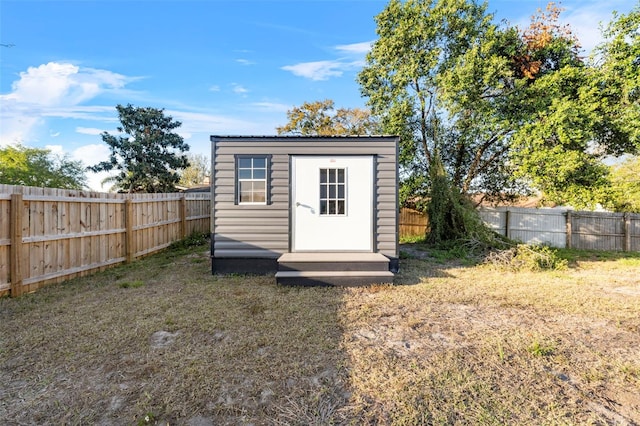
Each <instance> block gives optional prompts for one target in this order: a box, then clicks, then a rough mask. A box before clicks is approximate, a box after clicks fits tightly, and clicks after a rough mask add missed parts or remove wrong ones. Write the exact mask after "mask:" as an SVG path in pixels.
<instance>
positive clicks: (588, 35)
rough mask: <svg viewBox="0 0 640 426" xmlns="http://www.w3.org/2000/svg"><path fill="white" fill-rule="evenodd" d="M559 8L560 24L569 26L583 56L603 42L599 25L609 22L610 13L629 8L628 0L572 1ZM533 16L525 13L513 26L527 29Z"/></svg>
mask: <svg viewBox="0 0 640 426" xmlns="http://www.w3.org/2000/svg"><path fill="white" fill-rule="evenodd" d="M559 6H560V7H561V8H563V9H564V10H563V11H562V13H561V14H560V23H561V24H569V26H570V28H571V30H572V32H573V33H574V34H575V35H576V36H577V37H578V40H579V42H580V45H581V46H582V51H583V52H584V53H585V54H589V53H591V52H592V50H593V49H594V47H596V46H597V45H598V44H600V43H601V42H602V41H603V40H602V35H601V33H600V25H601V24H606V23H608V22H609V21H611V18H612V12H613V11H614V10H618V11H619V12H620V13H627V12H628V11H629V10H630V8H631V5H630V2H629V0H608V1H601V0H580V1H577V0H574V1H569V2H563V3H560V4H559ZM542 9H544V7H542ZM533 14H535V10H530V11H527V14H526V15H523V16H521V17H520V18H518V19H517V20H516V21H515V22H514V23H513V25H517V26H518V27H519V28H521V29H523V28H526V27H528V26H529V24H530V23H531V15H533Z"/></svg>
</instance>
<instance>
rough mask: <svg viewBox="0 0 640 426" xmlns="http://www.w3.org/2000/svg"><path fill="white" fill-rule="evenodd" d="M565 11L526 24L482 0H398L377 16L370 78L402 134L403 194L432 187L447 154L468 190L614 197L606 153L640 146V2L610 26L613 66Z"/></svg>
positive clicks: (584, 200) (366, 78)
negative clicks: (583, 50)
mask: <svg viewBox="0 0 640 426" xmlns="http://www.w3.org/2000/svg"><path fill="white" fill-rule="evenodd" d="M560 11H561V9H560V8H558V7H557V6H556V5H555V4H553V3H550V4H549V6H548V7H547V8H546V10H544V11H542V10H540V11H538V14H537V15H534V16H533V18H532V21H531V24H530V25H529V26H528V27H527V28H525V29H523V30H518V29H517V28H512V27H508V26H497V25H495V24H493V23H492V21H493V19H492V16H491V15H489V14H487V13H486V4H478V3H476V2H475V1H473V0H407V1H400V0H391V2H390V3H389V5H388V6H387V7H386V8H385V10H384V11H383V12H382V13H381V14H380V15H378V16H377V17H376V22H377V32H378V35H379V38H378V40H377V41H376V42H375V43H374V45H373V47H372V50H371V52H370V53H369V55H368V56H367V65H366V66H365V67H364V68H363V70H362V72H361V73H360V74H359V82H360V85H361V92H362V94H363V95H364V96H365V97H366V98H368V105H369V106H370V107H371V109H372V111H373V113H374V114H375V115H376V116H378V117H381V119H382V124H383V129H384V131H385V133H395V134H399V135H400V136H401V152H400V165H401V174H400V175H401V179H402V186H401V197H402V200H403V201H404V200H407V199H412V198H413V199H418V200H421V199H425V198H427V197H429V196H430V192H429V191H430V185H431V184H432V182H431V178H430V174H429V168H430V165H432V164H438V163H439V162H442V164H443V168H444V171H445V172H446V174H447V176H448V179H447V181H448V182H449V184H450V185H453V186H454V187H456V188H457V189H458V191H459V192H460V193H461V194H462V195H463V196H464V195H468V194H470V193H476V192H481V193H483V194H485V195H488V196H490V197H492V198H507V197H511V196H514V195H517V194H519V193H522V192H526V191H528V190H539V191H542V192H544V194H545V196H546V198H548V199H550V200H553V201H556V202H569V203H571V204H573V205H574V206H576V207H589V206H593V205H594V204H595V203H596V202H598V201H599V200H601V199H603V197H604V196H605V194H606V187H607V183H608V177H607V173H608V171H607V170H608V169H607V167H605V166H604V164H603V159H604V158H605V156H608V155H620V154H623V153H634V152H636V149H637V146H638V142H637V131H638V127H639V126H640V125H639V124H638V123H639V120H638V119H637V117H638V104H637V99H638V96H640V95H638V94H639V93H640V89H638V84H637V81H638V80H637V76H638V70H639V69H640V67H638V66H637V64H640V59H638V47H637V45H638V43H637V40H638V20H637V19H638V18H637V10H634V12H633V13H631V14H629V15H627V16H622V17H620V18H619V19H618V20H617V21H616V22H614V23H613V24H612V25H611V26H610V27H609V29H608V32H606V35H607V36H608V37H609V42H608V44H607V45H606V47H605V48H603V49H602V52H605V54H603V55H602V57H603V58H604V62H603V65H602V66H601V64H599V63H597V62H589V63H586V62H584V60H583V59H582V58H580V56H579V49H580V46H579V44H578V40H577V39H576V37H575V36H574V35H573V33H572V32H571V29H570V28H569V27H568V26H565V25H560V24H559V14H560ZM634 64H636V66H634ZM611 69H614V72H610V71H609V70H611ZM616 73H617V74H616ZM611 76H613V77H611ZM434 155H438V156H440V159H439V161H433V160H434V159H433V156H434ZM436 160H438V159H436ZM432 200H433V199H432ZM434 202H435V201H434Z"/></svg>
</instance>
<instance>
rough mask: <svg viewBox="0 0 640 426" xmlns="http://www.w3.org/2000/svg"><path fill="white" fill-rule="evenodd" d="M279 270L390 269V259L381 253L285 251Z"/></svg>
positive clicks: (281, 257)
mask: <svg viewBox="0 0 640 426" xmlns="http://www.w3.org/2000/svg"><path fill="white" fill-rule="evenodd" d="M278 270H279V271H354V272H355V271H379V272H386V271H389V259H388V258H387V257H386V256H384V255H382V254H380V253H285V254H283V255H282V256H280V258H279V259H278Z"/></svg>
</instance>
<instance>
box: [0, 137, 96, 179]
mask: <svg viewBox="0 0 640 426" xmlns="http://www.w3.org/2000/svg"><path fill="white" fill-rule="evenodd" d="M86 180H87V179H86V176H85V173H84V166H83V165H82V162H80V161H74V160H71V159H69V157H68V156H62V157H60V156H55V155H53V154H52V153H51V151H50V150H48V149H42V148H29V147H25V146H22V145H16V146H6V147H4V148H0V183H3V184H8V185H25V186H41V187H47V188H62V189H83V188H84V187H85V184H86Z"/></svg>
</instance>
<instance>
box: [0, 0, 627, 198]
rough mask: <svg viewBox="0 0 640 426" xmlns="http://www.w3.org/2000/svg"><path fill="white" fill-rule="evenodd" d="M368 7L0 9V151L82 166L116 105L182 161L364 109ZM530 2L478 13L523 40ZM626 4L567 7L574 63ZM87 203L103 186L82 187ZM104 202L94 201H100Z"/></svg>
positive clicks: (253, 3) (21, 0)
mask: <svg viewBox="0 0 640 426" xmlns="http://www.w3.org/2000/svg"><path fill="white" fill-rule="evenodd" d="M386 3H387V2H386V1H377V0H351V1H349V0H346V1H339V0H324V1H323V0H317V1H313V0H298V1H293V0H262V1H260V0H235V1H222V0H211V1H206V0H200V1H159V0H156V1H151V0H147V1H144V0H138V1H126V0H112V1H106V0H103V1H80V0H75V1H45V0H41V1H33V0H0V43H2V44H3V45H9V46H10V47H5V46H0V146H4V145H7V144H10V143H16V142H21V143H23V144H24V145H28V146H34V147H47V148H49V149H51V150H52V151H54V152H56V153H66V154H69V155H70V156H71V157H72V158H74V159H80V160H82V161H83V162H84V163H85V164H86V165H92V164H95V163H97V162H99V161H101V160H103V159H105V158H106V156H107V155H108V149H107V147H106V146H105V145H104V144H102V140H101V138H100V136H99V134H100V133H101V132H102V131H109V132H115V129H116V127H117V126H118V120H117V114H116V110H115V105H117V104H127V103H131V104H133V105H135V106H152V107H157V108H164V109H165V112H166V114H168V115H171V116H173V117H174V118H175V119H177V120H180V121H181V122H182V123H183V124H182V126H181V127H180V129H179V133H180V134H181V135H182V136H183V137H184V138H185V140H186V142H187V143H188V144H189V145H190V146H191V152H194V153H197V154H206V155H207V156H208V155H209V135H211V134H221V135H227V134H230V135H260V134H275V133H276V130H275V128H276V127H277V126H279V125H283V124H284V123H286V111H287V110H288V109H290V108H292V107H293V106H295V105H300V104H302V103H303V102H305V101H315V100H322V99H327V98H329V99H333V100H334V101H335V102H336V106H338V107H349V108H353V107H363V106H364V103H365V101H364V100H363V99H362V98H361V97H360V94H359V88H358V85H357V83H356V81H355V78H356V74H357V73H358V71H359V70H360V68H361V67H362V65H363V62H364V56H365V54H366V52H367V50H368V48H369V45H370V43H371V42H372V41H373V40H375V38H376V34H375V22H374V19H373V18H374V16H375V15H377V14H378V13H379V12H380V11H381V10H382V9H383V8H384V6H385V5H386ZM546 4H547V2H546V1H542V0H515V1H514V0H489V11H490V12H493V13H494V14H495V15H496V19H497V20H502V19H506V20H508V21H509V22H511V23H512V24H519V25H521V26H526V25H527V23H528V22H529V18H530V16H531V15H532V14H534V13H535V12H536V10H537V9H538V8H544V7H545V6H546ZM635 4H637V0H608V1H601V0H600V1H593V0H565V1H564V2H562V7H564V8H565V9H566V10H565V12H564V13H563V15H562V19H563V22H565V23H568V24H570V25H571V27H572V28H573V30H574V32H575V33H576V34H577V35H578V36H579V38H580V40H581V42H582V45H583V46H584V47H585V49H587V50H589V49H591V48H592V47H593V46H594V45H595V44H596V43H597V42H598V40H599V34H600V33H599V29H598V27H599V23H600V22H603V21H604V22H607V21H609V20H610V18H611V12H612V11H613V10H617V11H619V12H622V13H626V12H628V11H629V10H631V8H632V7H633V6H634V5H635ZM89 177H90V179H89V182H90V186H91V187H92V188H93V189H96V190H99V189H101V188H100V184H99V182H100V180H101V179H102V178H103V177H104V176H103V175H98V176H96V175H93V174H91V175H90V176H89ZM103 189H104V188H103Z"/></svg>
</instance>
